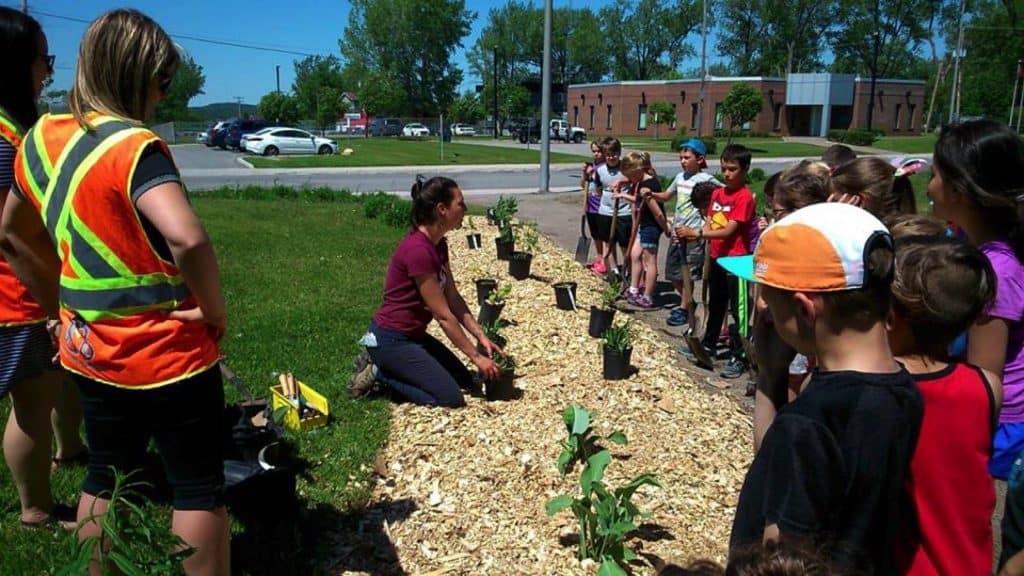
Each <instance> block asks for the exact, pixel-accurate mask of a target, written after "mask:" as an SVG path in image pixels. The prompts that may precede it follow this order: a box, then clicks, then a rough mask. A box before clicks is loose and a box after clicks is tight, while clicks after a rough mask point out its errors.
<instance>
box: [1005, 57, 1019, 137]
mask: <svg viewBox="0 0 1024 576" xmlns="http://www.w3.org/2000/svg"><path fill="white" fill-rule="evenodd" d="M1020 65H1021V60H1017V69H1016V70H1014V74H1013V96H1012V97H1011V98H1010V119H1009V120H1007V121H1006V125H1007V126H1013V108H1014V106H1016V105H1017V88H1018V87H1019V85H1020Z"/></svg>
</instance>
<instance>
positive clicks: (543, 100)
mask: <svg viewBox="0 0 1024 576" xmlns="http://www.w3.org/2000/svg"><path fill="white" fill-rule="evenodd" d="M540 82H541V88H540V136H541V139H540V192H548V184H549V182H550V178H551V164H550V160H551V0H544V66H543V68H542V70H541V81H540Z"/></svg>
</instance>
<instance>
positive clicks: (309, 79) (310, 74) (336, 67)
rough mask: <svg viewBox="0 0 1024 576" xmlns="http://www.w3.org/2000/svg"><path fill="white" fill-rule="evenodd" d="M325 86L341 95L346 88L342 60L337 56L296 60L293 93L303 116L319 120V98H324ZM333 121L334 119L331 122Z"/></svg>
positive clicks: (316, 56) (308, 57) (307, 57)
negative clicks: (322, 92) (342, 72)
mask: <svg viewBox="0 0 1024 576" xmlns="http://www.w3.org/2000/svg"><path fill="white" fill-rule="evenodd" d="M324 88H333V89H334V90H335V91H336V92H337V94H339V95H340V94H341V92H342V91H343V90H344V89H345V87H344V84H343V80H342V76H341V60H339V59H338V57H337V56H334V55H329V56H320V55H315V56H306V57H305V58H303V59H302V60H296V61H295V80H294V81H293V82H292V93H293V94H295V98H296V100H298V104H299V111H300V113H301V114H302V117H303V118H307V119H309V120H317V111H318V110H319V107H318V105H317V104H318V99H319V98H322V94H321V91H322V90H323V89H324ZM336 119H337V117H335V120H336ZM333 123H334V120H332V121H331V123H330V124H331V125H333Z"/></svg>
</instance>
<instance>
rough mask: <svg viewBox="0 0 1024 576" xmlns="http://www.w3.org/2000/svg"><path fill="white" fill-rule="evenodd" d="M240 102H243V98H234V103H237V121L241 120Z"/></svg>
mask: <svg viewBox="0 0 1024 576" xmlns="http://www.w3.org/2000/svg"><path fill="white" fill-rule="evenodd" d="M242 100H243V98H242V97H241V96H235V102H237V103H238V119H239V120H241V119H242Z"/></svg>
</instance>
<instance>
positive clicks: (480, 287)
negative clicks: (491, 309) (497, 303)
mask: <svg viewBox="0 0 1024 576" xmlns="http://www.w3.org/2000/svg"><path fill="white" fill-rule="evenodd" d="M497 287H498V281H497V280H495V279H493V278H481V279H479V280H477V281H476V303H477V304H479V305H481V306H483V305H484V302H487V297H488V296H490V295H491V292H494V289H495V288H497Z"/></svg>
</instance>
